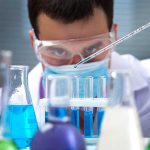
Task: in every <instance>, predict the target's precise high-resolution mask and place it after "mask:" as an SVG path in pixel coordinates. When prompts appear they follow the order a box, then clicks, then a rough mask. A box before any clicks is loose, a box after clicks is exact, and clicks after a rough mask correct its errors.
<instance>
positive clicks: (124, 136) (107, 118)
mask: <svg viewBox="0 0 150 150" xmlns="http://www.w3.org/2000/svg"><path fill="white" fill-rule="evenodd" d="M107 94H108V97H109V99H110V100H109V102H108V107H107V108H106V109H105V114H104V118H103V122H102V128H101V137H100V140H99V141H98V148H97V149H100V150H105V149H109V148H110V147H111V150H116V149H121V150H133V149H136V150H144V144H143V138H142V133H141V127H140V122H139V118H138V113H137V110H136V106H135V102H134V95H133V90H132V85H131V80H130V73H129V72H128V71H126V70H124V71H121V70H116V71H112V72H111V73H110V77H109V81H108V87H107Z"/></svg>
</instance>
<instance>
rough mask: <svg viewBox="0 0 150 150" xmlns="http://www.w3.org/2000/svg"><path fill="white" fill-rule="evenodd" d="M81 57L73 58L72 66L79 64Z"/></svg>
mask: <svg viewBox="0 0 150 150" xmlns="http://www.w3.org/2000/svg"><path fill="white" fill-rule="evenodd" d="M81 59H82V58H81V56H80V55H75V56H73V58H72V62H71V63H72V64H76V63H78V62H79V61H81Z"/></svg>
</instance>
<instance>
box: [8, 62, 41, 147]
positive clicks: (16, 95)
mask: <svg viewBox="0 0 150 150" xmlns="http://www.w3.org/2000/svg"><path fill="white" fill-rule="evenodd" d="M9 87H10V88H9V106H8V112H7V122H6V123H7V126H8V127H9V129H10V133H11V136H12V138H13V140H14V141H15V142H16V144H17V146H18V147H19V148H28V147H30V143H31V141H32V138H33V136H34V134H35V133H36V132H37V131H38V124H37V119H36V115H35V111H34V107H33V104H32V99H31V95H30V92H29V88H28V66H15V65H12V66H10V77H9Z"/></svg>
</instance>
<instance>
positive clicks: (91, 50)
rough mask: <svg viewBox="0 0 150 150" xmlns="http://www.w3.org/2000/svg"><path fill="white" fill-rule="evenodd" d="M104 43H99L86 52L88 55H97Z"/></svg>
mask: <svg viewBox="0 0 150 150" xmlns="http://www.w3.org/2000/svg"><path fill="white" fill-rule="evenodd" d="M102 45H103V43H102V42H98V43H97V44H94V45H92V46H90V47H88V48H86V49H85V50H84V51H85V52H86V53H87V54H92V53H95V52H97V51H98V50H99V49H100V48H101V47H102Z"/></svg>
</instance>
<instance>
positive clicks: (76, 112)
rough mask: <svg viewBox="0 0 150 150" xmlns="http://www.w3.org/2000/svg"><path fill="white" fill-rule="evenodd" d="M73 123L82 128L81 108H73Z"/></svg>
mask: <svg viewBox="0 0 150 150" xmlns="http://www.w3.org/2000/svg"><path fill="white" fill-rule="evenodd" d="M71 123H72V125H74V126H75V127H76V128H78V129H80V110H79V108H72V109H71Z"/></svg>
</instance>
